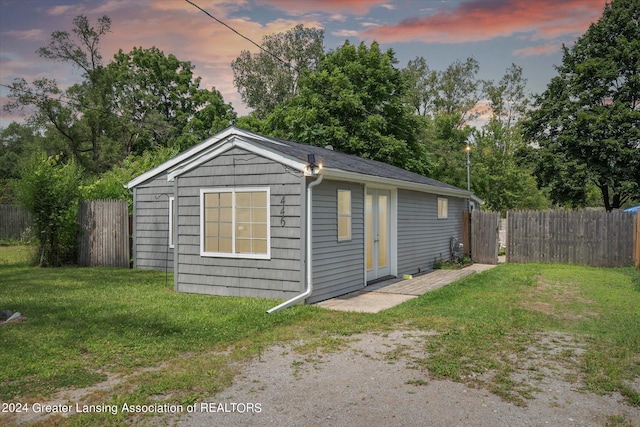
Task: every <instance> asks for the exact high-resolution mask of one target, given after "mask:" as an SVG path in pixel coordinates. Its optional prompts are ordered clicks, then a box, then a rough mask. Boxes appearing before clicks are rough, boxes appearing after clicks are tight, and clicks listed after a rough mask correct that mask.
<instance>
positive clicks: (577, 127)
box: [525, 0, 640, 210]
mask: <svg viewBox="0 0 640 427" xmlns="http://www.w3.org/2000/svg"><path fill="white" fill-rule="evenodd" d="M639 19H640V3H638V2H637V1H635V0H614V1H612V2H611V3H607V4H606V5H605V8H604V13H603V15H602V17H601V18H600V20H599V21H598V22H597V23H595V24H592V25H591V27H590V28H589V30H588V31H587V32H586V33H585V34H584V35H583V36H582V37H580V38H579V39H578V40H577V42H576V43H575V44H574V45H573V46H572V47H571V48H567V47H565V48H564V55H563V60H562V65H561V66H559V67H558V76H556V77H554V78H553V80H552V81H551V82H550V83H549V85H548V86H547V89H546V91H545V92H544V93H543V94H542V95H540V96H539V97H538V98H537V100H536V107H537V108H535V109H533V110H532V111H531V114H530V117H529V119H528V120H527V122H526V124H525V131H526V137H527V138H528V139H530V140H531V141H533V142H535V143H537V144H538V145H539V147H540V149H539V150H536V152H535V160H536V161H537V170H536V173H537V175H538V178H539V179H540V181H541V182H542V183H543V184H544V185H545V186H548V187H549V188H550V189H551V193H550V194H551V196H552V198H553V200H554V201H555V202H558V203H570V204H572V205H578V206H580V205H584V204H585V203H586V198H587V185H589V184H592V185H595V186H597V187H598V188H599V190H600V192H601V197H602V201H603V204H604V207H605V208H606V209H607V210H612V209H617V208H620V207H621V206H623V205H624V203H625V202H626V201H627V200H630V199H638V198H639V197H640V145H639V143H638V141H640V110H639V109H638V105H639V102H640V101H639V99H638V93H640V27H639V26H638V25H637V22H638V20H639Z"/></svg>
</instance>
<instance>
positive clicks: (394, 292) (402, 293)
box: [316, 264, 496, 313]
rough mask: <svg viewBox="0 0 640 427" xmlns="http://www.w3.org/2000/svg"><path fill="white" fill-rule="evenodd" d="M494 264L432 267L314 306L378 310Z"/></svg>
mask: <svg viewBox="0 0 640 427" xmlns="http://www.w3.org/2000/svg"><path fill="white" fill-rule="evenodd" d="M493 267H496V266H495V265H491V264H472V265H470V266H468V267H465V268H462V269H460V270H434V271H432V272H429V273H427V274H423V275H421V276H418V277H414V278H412V279H407V280H402V279H398V278H394V279H390V280H389V281H385V282H382V283H377V284H375V285H372V286H368V287H366V288H364V289H362V290H359V291H356V292H352V293H350V294H346V295H342V296H339V297H336V298H331V299H328V300H325V301H321V302H319V303H317V304H316V305H318V306H319V307H322V308H328V309H330V310H338V311H357V312H362V313H377V312H379V311H382V310H386V309H388V308H391V307H394V306H396V305H398V304H401V303H403V302H405V301H408V300H410V299H412V298H417V297H419V296H420V295H423V294H426V293H427V292H430V291H433V290H436V289H438V288H441V287H443V286H446V285H448V284H450V283H452V282H455V281H456V280H460V279H462V278H464V277H467V276H470V275H471V274H474V273H478V272H482V271H486V270H489V269H491V268H493Z"/></svg>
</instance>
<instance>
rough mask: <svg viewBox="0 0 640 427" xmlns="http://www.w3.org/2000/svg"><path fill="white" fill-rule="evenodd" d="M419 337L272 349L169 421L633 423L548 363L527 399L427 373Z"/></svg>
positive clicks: (638, 414) (637, 416) (612, 400)
mask: <svg viewBox="0 0 640 427" xmlns="http://www.w3.org/2000/svg"><path fill="white" fill-rule="evenodd" d="M424 337H425V333H424V332H416V331H397V332H394V333H391V334H374V333H368V334H362V335H357V336H354V337H350V338H349V339H350V341H349V343H348V345H347V346H346V347H345V348H341V349H339V350H337V351H322V350H312V351H311V352H300V351H298V350H296V349H295V348H294V347H292V346H286V347H280V346H278V347H274V348H271V349H270V350H268V351H267V352H265V353H264V354H262V355H261V357H260V360H255V361H254V362H252V363H251V364H249V365H248V366H246V368H245V369H244V370H243V372H242V374H241V375H239V376H238V377H237V378H236V380H235V382H234V384H233V385H232V386H231V387H229V388H228V389H226V390H224V391H222V392H221V393H219V394H218V395H216V396H212V397H211V398H210V399H207V400H206V401H203V402H198V403H197V408H198V410H197V412H195V413H191V414H188V415H185V416H183V417H181V418H179V419H173V420H168V421H169V422H170V423H171V424H174V423H176V424H178V425H181V426H183V427H193V426H211V425H216V426H251V425H274V426H276V425H277V426H327V425H332V426H353V427H356V426H365V425H366V426H417V425H428V426H510V427H512V426H546V425H549V426H573V425H576V426H605V425H618V426H640V409H639V408H634V407H631V406H629V405H627V404H625V403H624V402H623V398H622V396H620V395H619V394H617V393H616V394H612V395H608V396H598V395H595V394H592V393H588V392H584V391H581V390H580V387H581V384H580V383H579V382H573V383H570V382H566V381H564V380H563V379H562V378H566V377H567V376H566V375H554V374H553V372H554V371H553V370H551V371H545V372H548V375H544V376H543V377H541V376H540V375H539V374H538V375H537V376H536V377H535V379H533V378H531V379H530V381H531V384H532V386H534V387H536V388H537V389H539V390H540V391H538V392H536V393H535V395H534V398H532V399H529V400H527V406H526V407H522V406H516V405H514V404H512V403H508V402H506V401H504V400H502V399H501V398H500V397H498V396H496V395H494V394H492V393H490V392H489V391H487V390H485V389H482V388H470V387H469V386H467V385H465V384H461V383H456V382H452V381H440V380H433V379H430V378H429V374H428V372H426V371H423V370H421V369H420V368H419V367H418V366H417V365H415V364H414V363H413V362H412V360H413V358H420V357H425V354H424V352H423V349H424V345H423V343H424ZM518 375H526V373H524V374H522V373H520V374H518ZM634 387H640V379H638V380H636V383H635V384H634ZM213 410H215V411H216V412H212V411H213ZM232 410H235V412H231V411H232ZM205 411H209V412H205ZM225 411H226V412H225Z"/></svg>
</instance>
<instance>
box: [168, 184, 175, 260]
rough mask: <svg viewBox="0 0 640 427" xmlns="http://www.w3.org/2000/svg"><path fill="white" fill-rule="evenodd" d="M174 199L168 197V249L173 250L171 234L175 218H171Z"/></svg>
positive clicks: (173, 229)
mask: <svg viewBox="0 0 640 427" xmlns="http://www.w3.org/2000/svg"><path fill="white" fill-rule="evenodd" d="M174 204H175V199H174V198H173V197H169V247H170V248H173V247H174V243H173V233H174V232H175V218H174V217H173V210H174Z"/></svg>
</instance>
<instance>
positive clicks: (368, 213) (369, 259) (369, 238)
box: [364, 194, 373, 270]
mask: <svg viewBox="0 0 640 427" xmlns="http://www.w3.org/2000/svg"><path fill="white" fill-rule="evenodd" d="M364 217H365V241H366V245H365V246H366V250H365V252H366V254H365V257H366V265H367V270H371V269H373V196H372V195H371V194H367V197H366V202H365V214H364Z"/></svg>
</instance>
